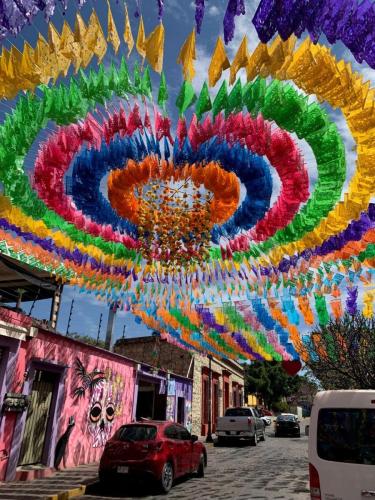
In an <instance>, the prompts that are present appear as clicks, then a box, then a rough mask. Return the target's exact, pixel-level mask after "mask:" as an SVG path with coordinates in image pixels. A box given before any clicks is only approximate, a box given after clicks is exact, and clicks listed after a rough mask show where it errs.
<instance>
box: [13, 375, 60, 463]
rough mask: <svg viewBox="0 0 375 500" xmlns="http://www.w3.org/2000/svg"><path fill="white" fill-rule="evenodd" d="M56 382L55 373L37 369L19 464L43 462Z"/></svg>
mask: <svg viewBox="0 0 375 500" xmlns="http://www.w3.org/2000/svg"><path fill="white" fill-rule="evenodd" d="M56 382H57V375H56V374H55V373H51V372H47V371H43V370H36V371H35V378H34V381H33V385H32V389H31V395H30V403H29V408H28V411H27V417H26V423H25V429H24V432H23V437H22V444H21V452H20V457H19V461H18V465H32V464H41V463H42V460H43V451H44V446H45V441H46V431H47V426H48V421H49V418H50V409H51V402H52V396H53V393H54V390H55V387H56Z"/></svg>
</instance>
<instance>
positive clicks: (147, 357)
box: [114, 336, 192, 377]
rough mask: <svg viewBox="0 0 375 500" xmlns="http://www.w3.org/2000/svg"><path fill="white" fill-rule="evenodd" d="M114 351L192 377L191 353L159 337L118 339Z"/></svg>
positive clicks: (140, 361)
mask: <svg viewBox="0 0 375 500" xmlns="http://www.w3.org/2000/svg"><path fill="white" fill-rule="evenodd" d="M114 351H115V352H116V353H118V354H122V355H123V356H126V357H127V358H130V359H134V360H135V361H138V363H145V364H148V365H151V366H154V367H156V368H160V369H161V370H163V371H168V372H170V373H174V374H176V375H180V376H182V377H189V376H190V377H192V354H191V353H190V352H189V351H186V350H184V349H181V348H180V347H178V346H175V345H173V344H169V343H168V342H167V341H166V340H163V339H161V338H160V337H156V336H155V337H153V336H151V337H140V338H133V339H120V340H118V341H117V342H116V344H115V346H114ZM189 368H190V373H189Z"/></svg>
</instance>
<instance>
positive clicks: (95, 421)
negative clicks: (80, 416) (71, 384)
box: [74, 359, 124, 448]
mask: <svg viewBox="0 0 375 500" xmlns="http://www.w3.org/2000/svg"><path fill="white" fill-rule="evenodd" d="M76 375H78V377H79V379H80V381H81V385H80V386H79V387H77V388H76V389H75V391H74V394H75V396H76V397H83V396H84V395H85V393H86V391H89V393H90V395H91V397H90V403H89V406H88V415H87V421H88V424H87V431H88V433H89V434H90V436H91V438H92V446H93V448H99V447H102V446H104V445H105V443H106V442H107V440H108V439H109V437H110V435H111V432H112V426H113V422H114V420H115V417H116V416H117V415H120V414H121V407H122V404H121V400H122V392H123V387H124V382H123V380H122V378H121V377H120V376H119V375H118V374H115V373H113V372H112V371H111V370H110V369H109V368H107V369H106V370H105V371H100V370H98V369H95V370H94V371H93V372H91V373H88V372H86V370H85V368H84V367H83V365H82V363H81V362H80V361H79V360H78V359H77V360H76Z"/></svg>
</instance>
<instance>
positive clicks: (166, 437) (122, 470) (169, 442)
mask: <svg viewBox="0 0 375 500" xmlns="http://www.w3.org/2000/svg"><path fill="white" fill-rule="evenodd" d="M206 465H207V452H206V448H205V446H204V444H203V443H201V442H200V441H198V436H195V435H191V434H190V433H189V431H188V430H187V429H185V427H183V426H182V425H179V424H176V423H172V422H164V421H163V422H162V421H153V420H149V421H147V423H144V422H137V423H133V424H127V425H123V426H122V427H120V428H119V429H118V431H117V432H116V433H115V434H114V436H113V437H112V438H111V439H110V440H109V441H108V442H107V444H106V446H105V448H104V452H103V455H102V457H101V460H100V465H99V478H100V481H101V482H103V483H107V484H108V483H109V482H114V481H118V480H121V478H123V477H133V476H151V477H152V478H154V479H155V480H156V481H157V482H158V483H159V486H160V488H161V490H162V491H163V492H164V493H167V492H168V491H169V490H170V489H171V487H172V484H173V481H174V479H175V478H177V477H180V476H183V475H186V474H191V473H196V474H197V476H198V477H203V476H204V469H205V467H206Z"/></svg>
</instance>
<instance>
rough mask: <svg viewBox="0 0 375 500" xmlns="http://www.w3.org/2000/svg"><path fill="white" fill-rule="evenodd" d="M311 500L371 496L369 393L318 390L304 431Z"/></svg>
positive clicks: (373, 437)
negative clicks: (306, 433) (307, 439)
mask: <svg viewBox="0 0 375 500" xmlns="http://www.w3.org/2000/svg"><path fill="white" fill-rule="evenodd" d="M309 469H310V495H311V499H312V500H323V499H326V498H332V499H333V498H339V499H340V500H361V499H363V498H375V391H374V390H368V391H365V390H352V391H322V392H318V393H317V395H316V396H315V399H314V403H313V407H312V412H311V417H310V429H309Z"/></svg>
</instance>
